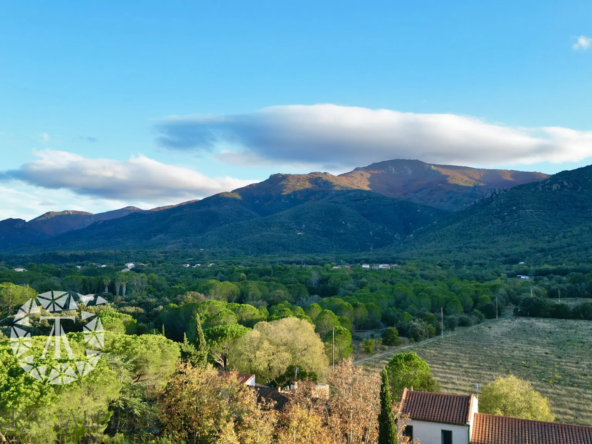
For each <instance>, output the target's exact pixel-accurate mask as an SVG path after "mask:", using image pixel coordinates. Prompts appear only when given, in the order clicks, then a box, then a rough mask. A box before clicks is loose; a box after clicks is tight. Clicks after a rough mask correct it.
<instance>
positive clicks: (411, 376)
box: [385, 352, 440, 401]
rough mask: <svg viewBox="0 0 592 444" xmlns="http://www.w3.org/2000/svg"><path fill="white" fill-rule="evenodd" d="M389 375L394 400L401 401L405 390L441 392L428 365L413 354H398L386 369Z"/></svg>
mask: <svg viewBox="0 0 592 444" xmlns="http://www.w3.org/2000/svg"><path fill="white" fill-rule="evenodd" d="M385 369H386V371H387V372H388V374H389V380H390V381H391V387H392V391H393V399H394V400H396V401H400V400H401V395H402V394H403V389H404V388H408V389H410V388H412V387H413V390H418V391H422V392H439V391H440V385H439V384H438V381H436V380H435V379H434V377H433V376H432V372H431V370H430V367H429V366H428V364H427V363H426V362H425V361H424V360H423V359H421V358H420V357H419V356H417V354H415V353H413V352H404V353H397V354H396V355H395V356H393V358H392V359H391V360H390V361H389V362H388V364H387V365H386V367H385Z"/></svg>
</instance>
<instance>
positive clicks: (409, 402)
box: [401, 389, 479, 444]
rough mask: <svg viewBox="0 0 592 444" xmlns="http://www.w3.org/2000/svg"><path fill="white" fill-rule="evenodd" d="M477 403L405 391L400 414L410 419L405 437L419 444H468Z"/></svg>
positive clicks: (473, 399)
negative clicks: (417, 440) (419, 443)
mask: <svg viewBox="0 0 592 444" xmlns="http://www.w3.org/2000/svg"><path fill="white" fill-rule="evenodd" d="M478 404H479V402H478V400H477V398H476V397H475V396H474V395H469V396H462V395H445V394H441V393H427V392H416V391H413V390H408V389H404V390H403V396H402V397H401V413H402V414H403V415H405V416H407V417H409V418H410V419H409V421H408V422H407V426H406V428H405V435H406V436H408V437H410V438H412V440H416V439H419V441H420V442H421V444H469V443H470V442H471V432H472V428H473V420H474V417H475V413H477V411H478V408H479V407H478Z"/></svg>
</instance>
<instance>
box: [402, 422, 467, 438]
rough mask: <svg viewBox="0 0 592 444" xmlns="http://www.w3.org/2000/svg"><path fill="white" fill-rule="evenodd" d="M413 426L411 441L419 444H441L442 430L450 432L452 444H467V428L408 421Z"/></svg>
mask: <svg viewBox="0 0 592 444" xmlns="http://www.w3.org/2000/svg"><path fill="white" fill-rule="evenodd" d="M407 425H410V426H413V440H414V441H415V440H416V439H419V442H420V443H421V444H442V430H450V431H451V432H452V444H469V433H470V432H469V426H468V425H466V426H459V425H449V424H442V423H438V422H427V421H413V420H412V421H409V422H408V424H407Z"/></svg>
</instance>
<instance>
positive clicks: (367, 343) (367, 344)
mask: <svg viewBox="0 0 592 444" xmlns="http://www.w3.org/2000/svg"><path fill="white" fill-rule="evenodd" d="M375 346H376V339H364V340H363V341H362V348H363V349H364V351H365V352H366V353H368V354H369V355H371V354H373V353H374V347H375Z"/></svg>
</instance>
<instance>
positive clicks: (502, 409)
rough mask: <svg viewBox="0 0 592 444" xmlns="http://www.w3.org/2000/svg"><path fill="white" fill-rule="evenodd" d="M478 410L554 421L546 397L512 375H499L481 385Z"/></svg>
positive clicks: (492, 413)
mask: <svg viewBox="0 0 592 444" xmlns="http://www.w3.org/2000/svg"><path fill="white" fill-rule="evenodd" d="M479 411H481V412H482V413H489V414H491V415H498V416H511V417H514V418H523V419H532V420H536V421H554V420H555V415H553V413H551V409H550V408H549V403H548V401H547V398H544V397H543V396H542V395H541V394H540V393H539V392H537V391H535V390H534V389H533V387H532V384H531V383H530V382H527V381H523V380H521V379H518V378H517V377H515V376H514V375H510V376H506V377H499V378H497V379H496V380H495V381H493V382H492V383H490V384H487V385H486V386H485V387H483V391H482V392H481V397H480V398H479Z"/></svg>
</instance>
